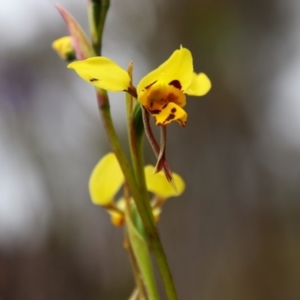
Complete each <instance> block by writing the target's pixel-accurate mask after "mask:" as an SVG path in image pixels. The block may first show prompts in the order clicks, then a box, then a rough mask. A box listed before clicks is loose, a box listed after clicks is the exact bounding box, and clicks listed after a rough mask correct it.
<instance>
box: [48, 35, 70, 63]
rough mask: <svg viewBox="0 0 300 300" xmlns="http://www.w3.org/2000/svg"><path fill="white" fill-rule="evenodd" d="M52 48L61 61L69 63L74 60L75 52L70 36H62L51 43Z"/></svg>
mask: <svg viewBox="0 0 300 300" xmlns="http://www.w3.org/2000/svg"><path fill="white" fill-rule="evenodd" d="M52 48H53V49H54V50H55V51H56V52H57V54H58V55H59V56H60V57H61V59H63V60H67V61H71V60H74V59H75V52H74V48H73V45H72V38H71V37H70V36H63V37H61V38H59V39H57V40H55V41H54V42H53V43H52Z"/></svg>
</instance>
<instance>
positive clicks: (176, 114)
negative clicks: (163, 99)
mask: <svg viewBox="0 0 300 300" xmlns="http://www.w3.org/2000/svg"><path fill="white" fill-rule="evenodd" d="M149 112H150V113H151V115H152V116H153V117H154V118H155V123H156V125H163V126H164V125H167V124H169V123H170V122H172V121H177V122H179V124H180V125H181V126H185V124H186V120H187V113H186V112H185V110H184V109H182V108H181V107H180V106H179V105H177V104H176V103H173V102H169V103H168V104H167V105H166V106H165V107H163V108H161V110H160V111H149Z"/></svg>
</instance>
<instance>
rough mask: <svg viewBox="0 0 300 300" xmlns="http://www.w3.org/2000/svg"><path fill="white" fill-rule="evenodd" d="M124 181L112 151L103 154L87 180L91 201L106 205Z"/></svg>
mask: <svg viewBox="0 0 300 300" xmlns="http://www.w3.org/2000/svg"><path fill="white" fill-rule="evenodd" d="M123 183H124V175H123V173H122V170H121V168H120V165H119V163H118V161H117V158H116V156H115V154H114V153H108V154H107V155H105V156H104V157H103V158H102V159H101V160H100V161H99V162H98V164H97V165H96V166H95V168H94V170H93V172H92V174H91V177H90V181H89V190H90V196H91V199H92V202H93V203H94V204H98V205H108V204H109V203H111V202H112V201H113V199H114V196H115V195H116V193H117V192H118V190H119V189H120V187H121V186H122V184H123Z"/></svg>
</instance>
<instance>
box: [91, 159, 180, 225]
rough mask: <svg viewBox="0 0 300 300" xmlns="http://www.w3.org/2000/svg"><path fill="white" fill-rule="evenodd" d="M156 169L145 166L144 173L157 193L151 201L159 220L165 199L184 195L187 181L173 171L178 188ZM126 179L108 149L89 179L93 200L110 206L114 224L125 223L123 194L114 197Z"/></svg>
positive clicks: (152, 191)
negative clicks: (116, 198) (155, 170)
mask: <svg viewBox="0 0 300 300" xmlns="http://www.w3.org/2000/svg"><path fill="white" fill-rule="evenodd" d="M154 169H155V167H154V166H150V165H148V166H146V167H145V177H146V184H147V190H148V191H149V192H150V193H152V194H153V195H154V198H153V199H155V201H153V202H151V204H153V214H154V217H155V219H156V220H158V218H159V215H160V213H161V206H162V205H163V203H164V202H165V200H166V199H167V198H170V197H176V196H179V195H181V194H182V193H183V191H184V189H185V183H184V181H183V179H182V178H181V177H180V176H179V175H178V174H176V173H172V175H173V179H174V183H175V185H176V188H177V190H174V188H173V186H172V185H171V184H170V183H169V182H168V181H167V179H166V177H165V176H164V174H163V173H162V172H158V173H155V174H153V172H154ZM124 182H125V178H124V175H123V173H122V170H121V168H120V165H119V163H118V161H117V158H116V155H115V154H114V153H108V154H107V155H105V156H104V157H103V158H102V159H101V160H100V161H99V162H98V163H97V165H96V166H95V168H94V170H93V172H92V174H91V177H90V181H89V191H90V196H91V199H92V202H93V203H94V204H96V205H101V206H104V207H105V208H106V209H107V211H108V213H109V214H110V215H111V221H112V223H113V224H114V225H115V226H122V225H123V222H124V211H125V199H124V198H123V197H121V199H119V200H118V201H115V197H116V195H117V193H118V191H119V190H120V188H121V186H122V185H123V184H124ZM157 200H159V201H157Z"/></svg>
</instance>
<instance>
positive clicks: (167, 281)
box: [97, 89, 178, 300]
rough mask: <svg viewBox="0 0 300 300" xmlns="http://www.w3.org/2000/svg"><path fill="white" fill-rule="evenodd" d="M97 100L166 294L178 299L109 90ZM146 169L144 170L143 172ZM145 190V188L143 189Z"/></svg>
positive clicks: (147, 202) (172, 299) (98, 90)
mask: <svg viewBox="0 0 300 300" xmlns="http://www.w3.org/2000/svg"><path fill="white" fill-rule="evenodd" d="M97 101H98V106H99V111H100V115H101V118H102V121H103V125H104V128H105V130H106V134H107V136H108V139H109V141H110V144H111V146H112V149H113V151H114V152H115V154H116V157H117V159H118V161H119V164H120V166H121V169H122V171H123V173H124V176H125V178H126V182H127V184H128V187H129V190H130V192H131V194H132V196H133V198H134V200H135V204H136V206H137V209H138V212H139V214H140V217H141V219H142V221H143V224H144V226H145V231H146V233H147V237H148V242H149V245H150V246H151V247H152V249H153V252H154V255H155V258H156V261H157V266H158V269H159V271H160V274H161V276H162V280H163V283H164V286H165V290H166V294H167V297H168V299H169V300H177V299H178V296H177V293H176V289H175V285H174V282H173V278H172V275H171V271H170V268H169V265H168V262H167V258H166V255H165V252H164V249H163V247H162V244H161V241H160V237H159V234H158V231H157V228H156V225H155V222H154V218H153V214H152V211H151V207H150V202H149V201H145V199H148V196H147V197H146V198H144V195H143V191H141V190H140V189H139V187H138V184H137V182H136V179H135V176H134V173H133V172H132V169H131V167H130V165H129V162H128V160H127V158H126V156H125V154H124V151H123V149H122V147H121V144H120V141H119V139H118V136H117V134H116V131H115V128H114V125H113V122H112V119H111V114H110V106H109V101H108V98H107V92H106V91H104V90H101V89H97ZM139 172H140V171H139ZM143 172H144V171H142V173H143ZM142 190H144V189H142Z"/></svg>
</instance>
